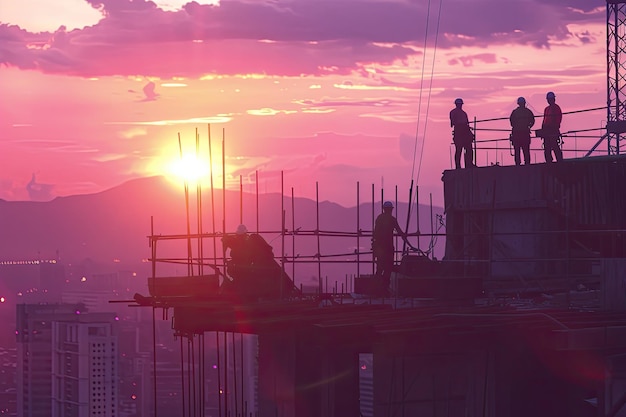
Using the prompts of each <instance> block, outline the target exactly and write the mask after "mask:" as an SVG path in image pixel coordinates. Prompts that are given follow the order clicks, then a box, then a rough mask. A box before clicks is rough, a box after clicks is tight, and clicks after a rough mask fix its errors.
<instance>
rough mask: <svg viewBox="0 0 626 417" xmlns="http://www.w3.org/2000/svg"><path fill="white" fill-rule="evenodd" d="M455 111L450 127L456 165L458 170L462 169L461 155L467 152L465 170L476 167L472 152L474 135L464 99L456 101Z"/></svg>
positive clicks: (451, 112)
mask: <svg viewBox="0 0 626 417" xmlns="http://www.w3.org/2000/svg"><path fill="white" fill-rule="evenodd" d="M454 105H455V106H456V107H455V108H454V109H452V110H451V111H450V127H452V128H453V131H452V141H453V142H454V147H455V152H454V164H455V167H456V169H459V168H461V154H462V153H463V151H464V150H465V168H470V167H473V166H474V156H473V152H472V142H473V141H474V134H473V133H472V130H471V129H470V126H469V119H468V118H467V113H465V110H463V99H462V98H457V99H456V100H454Z"/></svg>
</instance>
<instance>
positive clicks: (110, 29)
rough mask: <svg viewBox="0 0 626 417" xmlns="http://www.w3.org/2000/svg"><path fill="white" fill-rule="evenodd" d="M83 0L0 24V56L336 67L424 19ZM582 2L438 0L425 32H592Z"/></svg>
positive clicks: (461, 40) (347, 68) (269, 6)
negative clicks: (66, 24) (65, 21)
mask: <svg viewBox="0 0 626 417" xmlns="http://www.w3.org/2000/svg"><path fill="white" fill-rule="evenodd" d="M85 1H87V2H88V3H89V4H90V5H92V6H93V7H94V8H96V9H97V10H99V11H100V12H101V13H102V15H103V18H102V19H101V20H100V22H99V23H98V24H96V25H93V26H90V27H86V28H83V29H80V30H79V29H76V30H72V31H69V32H68V31H66V29H65V28H63V27H62V28H60V29H59V30H58V31H56V32H55V33H52V34H51V33H41V34H32V33H29V32H27V31H24V30H22V29H20V28H18V27H16V26H9V25H8V24H2V25H0V64H4V65H10V66H15V67H18V68H22V69H37V70H39V71H42V72H45V73H63V74H74V75H80V76H107V75H135V74H142V75H146V76H159V77H172V76H187V77H194V76H200V75H204V74H208V73H222V74H241V73H265V74H268V75H301V74H312V75H316V74H326V73H337V74H347V73H350V72H351V71H355V70H359V68H360V66H362V65H363V64H367V63H390V62H393V61H394V60H397V59H406V58H407V57H408V56H410V55H412V54H414V53H415V52H414V50H415V49H414V48H415V47H418V48H419V47H421V46H422V45H423V42H424V36H425V33H424V32H425V30H424V29H425V27H426V23H427V19H428V16H427V8H426V7H425V6H424V5H423V2H419V1H417V0H415V1H400V0H398V1H389V0H361V1H348V0H333V1H321V0H298V1H289V2H286V1H285V2H281V1H274V2H263V1H255V2H245V1H238V0H222V1H221V4H220V6H213V5H200V4H198V3H196V2H195V1H194V2H190V3H187V4H186V5H185V6H184V7H183V9H182V10H179V11H175V12H172V11H164V10H161V9H159V8H158V7H157V6H156V5H155V3H153V2H151V1H146V0H143V1H142V0H133V1H131V0H85ZM588 3H589V2H587V1H584V0H568V1H566V0H531V1H521V0H517V1H515V0H511V1H507V2H506V5H504V4H503V3H502V1H501V0H482V1H472V2H468V1H466V0H455V1H446V2H444V3H442V10H441V12H442V14H441V16H440V19H439V20H436V17H437V16H436V13H437V11H438V6H439V5H438V4H435V5H433V7H432V8H431V10H430V17H429V20H430V21H429V25H428V27H429V28H430V31H431V32H433V33H429V34H428V41H429V42H430V43H431V44H432V43H433V42H434V41H435V34H434V30H435V29H436V28H438V34H439V36H438V47H439V48H452V47H458V46H463V45H473V46H485V47H486V46H488V45H491V44H511V43H515V44H524V45H531V46H535V47H538V48H549V47H550V45H551V42H559V41H562V40H565V39H569V40H571V41H575V42H576V41H577V42H579V43H581V44H582V43H589V42H596V41H597V40H595V39H594V38H593V36H591V35H590V34H589V33H586V32H583V33H580V34H573V33H570V31H569V30H568V28H567V24H569V23H577V24H579V25H584V24H585V23H587V22H593V23H596V24H597V23H598V22H603V20H604V16H605V13H606V12H605V10H604V8H603V7H600V6H598V5H590V4H588ZM384 44H393V45H395V46H393V47H388V45H384ZM411 46H412V47H413V48H411Z"/></svg>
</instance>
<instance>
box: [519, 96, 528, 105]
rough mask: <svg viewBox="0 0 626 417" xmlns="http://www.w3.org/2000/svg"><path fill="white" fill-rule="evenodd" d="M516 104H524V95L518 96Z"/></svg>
mask: <svg viewBox="0 0 626 417" xmlns="http://www.w3.org/2000/svg"><path fill="white" fill-rule="evenodd" d="M517 104H526V99H525V98H524V97H518V98H517Z"/></svg>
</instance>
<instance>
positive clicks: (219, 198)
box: [0, 177, 443, 263]
mask: <svg viewBox="0 0 626 417" xmlns="http://www.w3.org/2000/svg"><path fill="white" fill-rule="evenodd" d="M196 191H197V188H196V187H195V186H194V187H189V188H188V192H187V193H185V192H184V187H183V186H182V185H181V186H178V187H177V186H173V185H172V183H171V182H169V181H167V180H166V179H165V178H164V177H148V178H141V179H135V180H131V181H128V182H126V183H124V184H121V185H119V186H117V187H114V188H111V189H109V190H106V191H103V192H100V193H95V194H86V195H75V196H69V197H57V198H55V199H54V200H52V201H48V202H31V201H4V200H0V230H2V239H1V241H0V242H1V243H0V261H7V260H34V259H61V260H63V261H65V262H79V261H81V260H84V259H93V260H97V261H104V262H108V261H115V262H121V263H135V262H141V260H144V262H145V259H148V258H150V256H151V250H150V247H149V245H148V238H147V237H148V236H149V235H151V234H156V235H159V234H162V235H174V234H175V235H184V234H186V233H187V230H189V231H190V232H191V233H196V232H199V231H202V232H204V233H207V232H212V231H213V230H215V231H217V232H221V231H222V230H223V226H222V225H223V224H226V230H227V232H234V231H235V229H236V227H237V225H238V224H239V223H241V222H243V223H244V224H246V225H247V227H248V229H249V230H250V231H256V230H259V231H261V232H262V235H263V236H264V237H265V238H266V239H267V240H268V241H270V243H271V244H272V245H273V246H274V249H275V254H276V253H280V249H279V248H277V246H278V245H282V244H283V243H282V239H281V235H280V230H281V222H282V219H283V217H284V223H285V228H286V229H287V230H293V229H296V230H298V229H299V230H301V231H302V232H303V235H304V234H306V233H304V232H305V231H314V230H317V229H319V230H320V231H332V232H333V233H336V232H346V233H355V232H356V230H357V213H358V216H359V223H360V225H359V226H358V228H360V229H361V230H363V232H364V234H366V233H367V232H368V231H371V229H372V221H373V217H374V216H375V215H377V214H378V213H379V212H380V209H379V208H380V202H379V201H378V202H375V203H374V207H375V209H374V211H373V210H372V203H371V202H369V203H365V204H361V205H360V207H359V210H358V211H357V208H356V207H342V206H340V205H338V204H335V203H332V202H328V201H324V202H320V203H319V204H316V202H315V201H313V200H310V199H306V198H295V199H294V200H293V201H292V199H291V197H284V199H283V200H282V201H281V196H280V194H278V193H272V194H259V195H258V196H257V195H256V194H250V193H243V194H240V193H239V192H237V191H226V194H225V197H226V217H225V218H224V216H223V215H222V212H223V210H222V207H223V205H222V204H223V203H222V202H223V194H222V191H221V189H216V190H215V192H214V194H213V195H212V196H211V194H210V190H207V189H202V190H200V191H201V193H200V194H201V197H200V198H198V196H197V192H196ZM257 206H258V216H257ZM198 208H201V212H202V213H203V214H202V216H201V218H200V220H201V223H200V224H201V226H200V227H199V226H198V224H199V223H198V220H199V216H198V215H197V212H198ZM281 208H282V210H281ZM283 210H284V216H283V215H282V214H281V213H282V212H283ZM406 212H407V204H406V203H399V204H398V207H397V210H396V214H398V221H399V223H400V225H401V226H402V227H404V225H405V222H406ZM432 212H433V213H434V214H438V215H439V214H442V212H443V210H442V209H441V208H440V207H433V210H432ZM430 213H431V208H430V207H428V206H420V223H421V228H422V229H427V230H422V232H428V233H429V232H430V224H431V219H430V216H431V214H430ZM403 216H404V217H403ZM257 218H258V226H257ZM416 218H417V216H416V215H415V214H412V215H411V220H410V227H409V232H415V230H416V227H415V225H416V223H417V220H416ZM188 219H189V221H188ZM214 224H215V228H214V226H213V225H214ZM425 225H427V226H425ZM302 239H303V240H307V241H308V243H303V244H302V245H300V244H299V246H298V248H297V249H296V250H297V252H296V253H300V251H302V254H305V253H308V251H312V254H315V253H317V252H316V251H317V250H318V248H317V244H318V242H317V237H316V236H310V235H309V236H308V237H303V238H302ZM425 239H426V238H423V240H421V243H422V245H425V244H427V243H428V242H426V240H425ZM320 240H321V241H323V246H320V249H319V251H320V252H321V253H322V254H324V253H327V254H328V253H335V252H336V251H337V252H338V253H345V251H350V252H352V251H354V250H355V249H356V246H357V240H356V238H355V237H351V238H348V237H344V238H341V239H340V238H338V237H333V238H320ZM369 245H370V241H369V238H368V237H361V238H360V239H359V246H360V247H361V249H362V250H368V249H369ZM439 246H441V245H439ZM285 248H286V249H285V252H290V251H292V250H293V247H292V243H289V244H288V245H286V246H285ZM185 249H186V248H185ZM277 249H278V250H277Z"/></svg>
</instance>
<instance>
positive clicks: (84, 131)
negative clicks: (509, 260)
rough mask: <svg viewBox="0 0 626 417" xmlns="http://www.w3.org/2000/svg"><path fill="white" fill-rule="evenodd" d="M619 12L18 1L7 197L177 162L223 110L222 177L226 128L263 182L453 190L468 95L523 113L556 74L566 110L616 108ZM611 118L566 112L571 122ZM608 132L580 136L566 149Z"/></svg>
mask: <svg viewBox="0 0 626 417" xmlns="http://www.w3.org/2000/svg"><path fill="white" fill-rule="evenodd" d="M7 3H8V4H7ZM210 3H215V4H210ZM439 12H440V14H439ZM605 21H606V10H605V2H604V1H589V0H523V1H522V0H520V1H516V0H508V1H506V7H505V6H503V2H502V0H477V1H469V0H454V1H450V0H446V1H443V2H441V3H440V2H439V1H432V2H430V3H429V2H428V1H426V0H421V1H416V0H328V1H326V0H290V1H287V0H241V1H232V0H222V1H221V2H219V4H218V3H217V2H209V1H204V2H197V1H194V2H190V3H187V4H185V2H184V1H181V0H179V1H175V0H169V1H166V0H164V1H159V2H151V1H144V0H133V1H131V0H56V1H55V2H50V1H49V0H20V1H14V2H3V3H2V4H0V91H1V93H2V95H1V100H0V158H1V160H2V169H1V170H0V198H1V199H5V200H28V199H31V198H33V199H34V198H36V199H43V200H45V199H50V198H53V197H55V196H64V195H72V194H81V193H92V192H98V191H102V190H104V189H107V188H110V187H112V186H115V185H118V184H120V183H122V182H125V181H127V180H130V179H133V178H137V177H142V176H149V175H155V174H166V173H167V172H168V166H169V164H170V162H171V161H172V160H175V159H177V158H178V154H179V151H178V134H180V135H181V138H182V141H183V147H184V149H185V152H191V153H192V152H194V149H195V134H196V129H197V130H198V132H199V134H200V146H201V151H202V153H203V154H205V155H206V151H207V144H208V140H207V130H208V124H209V123H210V124H211V134H212V142H213V157H214V162H215V167H216V171H215V174H214V175H215V178H214V182H215V184H216V185H221V169H222V168H221V166H220V165H219V163H220V162H221V152H222V151H221V149H222V148H221V142H222V133H223V132H224V133H225V138H226V139H225V141H226V161H227V162H226V172H227V178H228V183H229V184H230V185H231V186H232V187H234V188H237V189H238V188H239V178H240V176H241V177H242V178H243V181H244V187H245V189H246V190H249V191H254V189H255V188H254V184H253V181H254V178H255V172H258V175H259V179H260V181H259V189H260V191H261V192H266V191H267V192H278V191H280V174H281V172H283V173H284V184H285V190H286V192H287V194H290V193H291V191H290V190H291V188H293V189H294V192H295V194H296V195H301V196H305V197H312V198H314V197H315V183H316V181H317V182H318V184H319V198H320V200H331V201H335V202H337V203H339V204H342V205H345V206H350V205H354V204H355V202H356V183H357V181H358V182H359V183H360V187H361V201H369V199H370V195H371V191H370V190H371V186H372V184H374V186H375V188H376V190H377V194H378V193H379V192H380V189H381V187H382V188H384V192H385V195H386V196H392V195H393V193H394V192H395V191H394V187H395V186H397V187H398V189H399V193H400V200H403V201H406V200H407V197H408V188H409V186H410V183H411V179H413V180H414V182H415V185H419V187H420V195H421V197H420V202H422V203H425V204H426V203H428V194H430V193H432V196H433V201H434V202H435V203H436V204H443V187H442V183H441V175H442V172H443V171H444V170H446V169H450V167H451V146H450V142H451V134H450V127H449V119H448V113H449V111H450V109H451V108H452V107H453V101H454V99H455V98H456V97H462V98H463V99H464V101H465V106H464V109H465V110H466V111H467V113H468V115H469V116H470V118H474V117H476V118H477V119H479V120H482V119H491V118H499V117H508V116H509V114H510V113H511V111H512V110H513V109H514V108H515V106H516V105H515V102H516V99H517V97H518V96H524V97H525V98H526V100H527V102H528V105H529V107H530V108H531V110H533V111H534V113H535V114H541V113H542V111H543V108H544V107H545V105H546V102H545V94H546V92H547V91H554V92H555V93H556V96H557V103H558V104H560V105H561V107H562V108H563V111H564V112H567V111H575V110H584V109H591V108H596V107H602V106H604V105H605V104H606V33H605V32H606V23H605ZM431 75H432V78H431ZM605 120H606V111H604V110H601V111H593V112H586V113H579V114H573V115H566V116H565V118H564V121H563V126H562V131H573V130H577V129H590V128H601V127H602V126H603V123H604V122H605ZM538 123H540V120H539V121H538ZM479 127H484V128H492V129H507V128H508V127H509V125H508V121H498V122H492V123H485V124H481V125H480V126H479ZM602 133H603V132H601V131H598V132H593V133H591V134H586V135H592V136H593V135H595V136H594V137H592V138H582V137H579V138H576V139H574V138H572V137H569V138H567V139H566V142H565V145H564V150H565V157H567V158H572V157H575V156H582V155H584V153H585V151H586V150H587V149H589V148H590V147H591V146H592V145H593V144H594V143H595V142H596V141H597V138H598V137H599V136H600V135H601V134H602ZM581 136H582V134H581ZM507 137H508V133H507V132H497V131H495V132H487V131H485V132H480V134H479V136H478V137H477V139H478V140H481V139H501V138H507ZM496 144H497V145H496ZM484 146H489V147H496V146H497V147H498V148H499V149H498V150H495V149H490V150H486V149H481V150H479V151H478V157H477V163H478V165H481V166H484V165H489V164H491V163H495V162H496V161H497V162H498V163H500V164H503V165H511V164H513V157H512V156H511V155H510V154H509V148H508V142H507V141H501V142H489V143H488V144H485V145H484ZM539 146H540V142H539V140H538V139H537V140H535V141H534V142H533V147H539ZM605 148H606V146H604V147H602V146H601V147H600V150H601V152H603V153H606V151H605ZM575 150H578V152H574V151H575ZM532 160H533V161H536V162H543V156H542V153H541V152H540V151H534V152H533V155H532ZM33 174H35V176H36V182H37V183H38V184H39V185H40V187H39V190H40V192H39V193H38V195H35V194H31V195H29V193H28V191H27V184H28V182H29V181H31V178H32V175H33Z"/></svg>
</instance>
